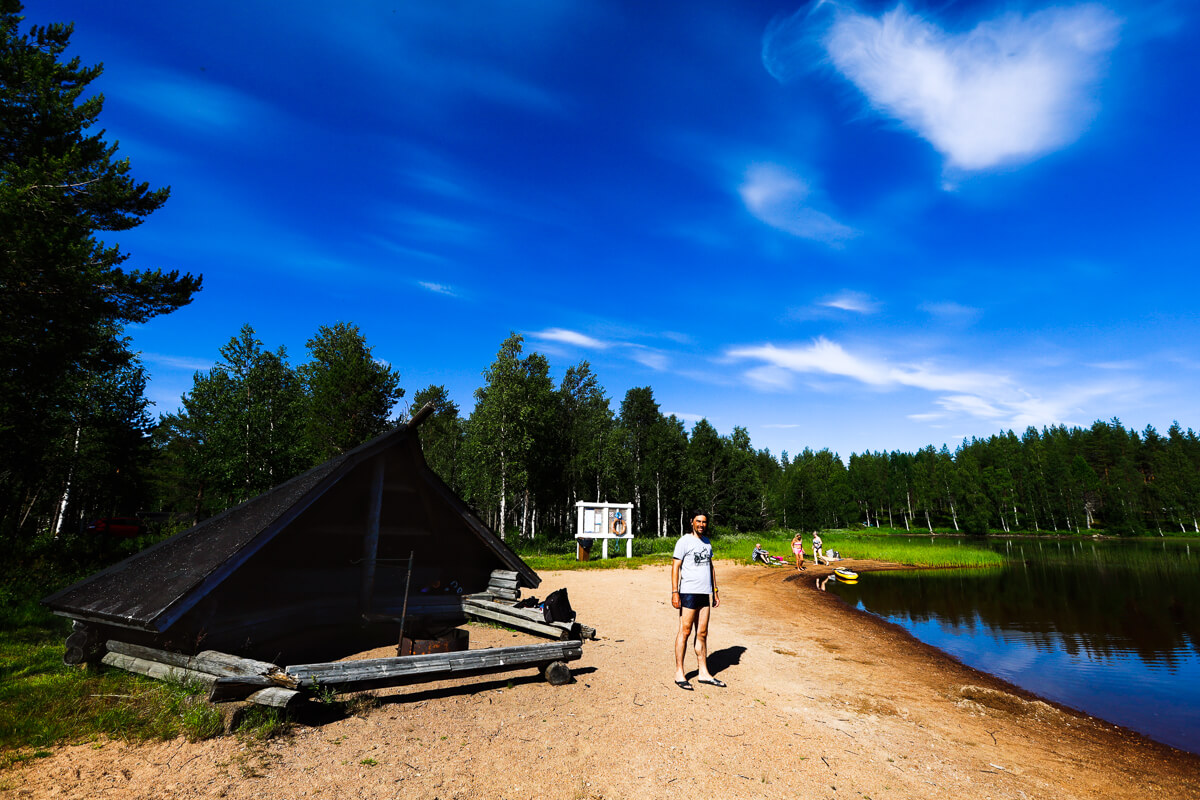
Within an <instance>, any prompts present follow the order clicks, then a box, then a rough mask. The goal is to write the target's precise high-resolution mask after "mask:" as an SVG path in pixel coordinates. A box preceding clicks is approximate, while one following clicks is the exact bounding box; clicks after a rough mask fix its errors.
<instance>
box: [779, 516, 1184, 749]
mask: <svg viewBox="0 0 1200 800" xmlns="http://www.w3.org/2000/svg"><path fill="white" fill-rule="evenodd" d="M1014 538H1019V537H1014ZM1113 538H1115V537H1113ZM843 560H844V561H846V562H847V563H848V564H854V565H855V566H853V567H852V568H853V569H854V570H855V571H857V572H861V573H869V572H890V571H896V570H921V571H926V570H944V569H962V568H961V567H917V566H909V565H904V564H894V563H891V562H884V561H868V560H865V559H858V560H854V559H843ZM812 569H814V567H812V566H810V567H809V570H812ZM818 569H821V570H825V573H824V574H826V575H827V574H829V573H831V572H832V571H833V567H828V566H821V567H818ZM968 569H969V568H968ZM794 577H795V576H794V575H793V576H787V577H785V578H784V580H783V582H784V583H788V582H791V581H792V580H793V579H794ZM804 577H805V578H808V577H809V576H808V575H804ZM812 577H814V578H819V577H822V574H817V575H813V576H812ZM807 588H808V589H809V590H810V591H812V592H814V593H816V594H818V595H827V596H829V597H831V598H832V599H833V600H834V601H835V602H836V603H837V604H838V605H839V606H840V607H841V610H842V611H843V612H844V613H846V614H850V615H854V616H856V617H858V618H859V619H860V621H862V623H863V624H870V625H883V626H887V627H888V628H890V629H892V630H893V632H894V633H895V634H896V635H898V636H904V637H907V638H908V639H910V640H912V645H913V646H914V647H916V648H924V649H927V650H929V651H931V652H932V655H934V656H935V657H940V658H943V659H946V660H948V661H950V662H953V663H954V664H957V665H958V666H959V667H961V668H962V669H964V670H968V671H969V672H972V673H974V674H976V675H977V676H978V677H979V679H980V682H981V683H988V684H992V685H993V688H996V689H999V690H1001V691H1004V692H1007V693H1009V694H1012V695H1015V696H1017V697H1021V698H1024V699H1025V700H1029V701H1034V702H1041V703H1045V704H1047V705H1049V706H1052V707H1053V708H1056V709H1058V710H1059V711H1061V712H1062V713H1064V714H1070V715H1073V716H1077V717H1084V718H1087V719H1089V720H1091V721H1093V722H1094V723H1096V724H1097V725H1100V726H1106V727H1109V728H1112V729H1114V730H1116V731H1119V732H1121V734H1122V736H1124V737H1139V738H1141V739H1144V740H1145V741H1146V743H1147V744H1148V745H1153V746H1157V747H1160V748H1163V749H1164V750H1165V751H1167V752H1169V753H1179V754H1183V755H1185V756H1192V757H1195V758H1197V759H1200V753H1192V752H1190V751H1188V750H1183V749H1181V748H1178V747H1174V746H1172V745H1170V744H1167V743H1166V742H1162V741H1159V740H1158V739H1155V738H1154V737H1152V736H1149V735H1147V734H1144V733H1142V732H1140V731H1136V730H1134V729H1133V728H1129V727H1127V726H1125V725H1121V724H1120V723H1117V722H1113V721H1111V720H1109V719H1106V718H1104V717H1101V716H1098V715H1096V714H1092V713H1090V712H1088V711H1085V710H1083V709H1080V708H1075V707H1074V706H1070V705H1067V704H1065V703H1060V702H1059V701H1057V700H1054V699H1052V698H1049V697H1045V696H1043V695H1040V694H1038V693H1037V692H1035V691H1032V690H1030V689H1026V688H1024V687H1023V686H1019V685H1017V684H1015V683H1012V682H1011V681H1009V680H1007V679H1005V678H1002V677H1000V676H998V675H995V674H993V673H991V672H988V671H987V670H983V669H980V668H979V667H974V666H971V665H970V664H967V663H966V662H964V661H963V660H962V659H960V658H958V657H957V656H955V655H953V654H952V653H948V652H946V651H945V650H942V649H941V648H940V647H937V646H936V645H932V644H929V643H928V642H925V641H922V640H921V639H920V638H918V637H917V636H915V635H914V634H913V633H912V632H910V631H909V630H908V629H906V628H905V627H904V626H903V625H899V624H897V623H894V622H890V621H888V620H886V619H883V618H882V617H880V616H877V615H876V614H873V613H871V612H870V611H866V610H864V609H859V608H855V607H854V606H852V605H850V604H849V603H848V602H846V600H845V599H844V598H843V597H842V596H841V595H839V594H837V593H836V592H827V591H824V590H822V589H818V588H816V587H815V586H810V587H807Z"/></svg>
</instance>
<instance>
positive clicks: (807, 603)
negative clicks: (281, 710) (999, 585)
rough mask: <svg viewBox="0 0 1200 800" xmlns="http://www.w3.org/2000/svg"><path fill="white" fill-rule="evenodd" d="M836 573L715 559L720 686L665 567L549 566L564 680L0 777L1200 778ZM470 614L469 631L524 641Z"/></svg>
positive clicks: (449, 790)
mask: <svg viewBox="0 0 1200 800" xmlns="http://www.w3.org/2000/svg"><path fill="white" fill-rule="evenodd" d="M849 563H850V565H851V566H853V567H855V568H858V569H864V568H869V567H871V566H883V565H870V564H866V563H864V562H849ZM827 572H828V568H816V567H810V568H809V569H808V571H806V572H803V573H796V572H795V571H794V570H792V569H791V568H786V569H782V568H781V569H769V568H766V567H748V566H735V565H733V564H719V565H718V577H719V578H720V584H721V587H722V591H721V594H722V601H723V602H722V605H721V607H720V608H719V609H716V610H714V612H713V626H712V631H711V635H710V640H709V647H710V665H711V666H712V669H713V671H714V672H715V673H716V674H717V675H718V676H719V677H720V678H721V679H723V680H724V681H725V682H726V683H728V688H726V689H720V688H716V687H710V686H703V685H698V684H697V685H696V689H695V691H692V692H685V691H683V690H681V689H679V688H677V687H676V686H675V684H674V683H673V682H672V671H673V656H672V650H671V647H672V641H673V638H674V634H675V629H676V625H677V619H678V617H677V612H676V611H675V610H674V609H672V608H671V606H670V602H669V601H670V593H669V586H668V584H669V576H668V575H667V573H666V571H665V570H664V569H650V568H643V569H638V570H605V571H588V572H582V571H581V572H546V573H543V574H542V577H543V583H542V586H541V587H540V588H539V589H538V590H537V591H536V592H534V594H536V595H537V596H539V597H544V596H545V595H546V594H548V593H549V592H550V591H551V590H553V589H556V588H558V587H560V586H566V587H568V589H569V593H570V597H571V602H572V604H573V606H574V607H575V608H576V610H577V611H578V612H579V618H580V620H581V621H582V622H585V623H587V624H589V625H593V626H595V627H596V628H597V629H598V630H599V634H600V637H601V638H600V640H599V641H593V642H587V643H586V644H585V645H584V656H583V659H582V661H576V662H572V665H571V666H572V667H573V668H574V673H575V679H576V682H575V683H573V684H569V685H566V686H559V687H554V686H550V685H549V684H547V683H545V682H544V681H542V680H541V679H540V678H539V677H536V676H535V675H534V673H533V672H532V670H529V671H526V672H519V673H513V677H512V678H511V679H509V678H507V677H502V678H499V679H494V678H493V679H489V678H481V679H476V680H472V681H467V682H463V683H446V684H426V685H424V686H418V687H411V688H407V689H397V690H387V691H382V692H380V693H379V694H380V695H381V697H382V700H383V702H382V703H381V704H380V705H379V706H378V707H376V708H373V709H370V710H368V711H366V712H364V713H363V714H361V715H359V716H352V717H349V718H345V719H338V720H335V721H330V722H326V723H324V724H317V725H314V726H311V727H301V728H299V729H298V730H297V731H296V732H295V733H294V734H293V735H291V736H290V737H287V738H284V739H279V740H274V741H270V742H267V743H265V744H256V743H249V742H241V741H239V740H238V739H236V738H234V737H223V738H220V739H217V740H210V741H206V742H200V743H196V744H189V743H187V742H185V741H184V740H182V739H177V740H175V741H170V742H162V743H150V744H141V745H128V744H125V743H122V742H104V743H96V744H83V745H75V746H69V747H63V748H59V749H57V750H56V751H55V752H54V754H53V755H52V756H51V757H49V758H44V759H39V760H36V761H33V762H27V763H26V764H24V765H22V766H19V767H16V768H14V769H11V770H8V771H6V772H4V773H0V786H2V787H4V788H3V790H2V791H0V795H3V796H4V797H13V798H27V797H28V798H49V797H55V798H57V797H70V798H104V797H116V798H168V797H171V798H174V797H189V798H190V797H214V798H218V797H228V798H280V799H282V798H301V797H304V798H393V797H404V798H443V799H445V798H513V799H514V800H515V799H516V798H543V797H544V798H581V799H584V800H599V798H633V797H639V798H640V797H651V798H658V797H663V798H667V797H670V798H677V797H679V798H687V797H711V798H751V797H755V798H757V797H767V798H773V797H789V798H792V797H804V798H871V799H872V800H884V798H939V799H940V798H947V797H949V798H972V799H974V798H979V800H983V799H984V798H1143V797H1162V798H1200V757H1196V756H1192V755H1188V754H1185V753H1181V752H1179V751H1176V750H1172V749H1171V748H1168V747H1165V746H1162V745H1159V744H1156V743H1154V742H1150V741H1148V740H1146V739H1143V738H1141V737H1139V736H1138V735H1136V734H1133V733H1131V732H1128V731H1125V730H1122V729H1119V728H1116V727H1114V726H1112V725H1109V724H1107V723H1104V722H1101V721H1099V720H1096V719H1093V718H1091V717H1086V716H1083V715H1080V714H1076V713H1074V712H1069V711H1065V710H1061V709H1058V708H1055V707H1053V706H1051V705H1048V704H1046V703H1044V702H1041V701H1039V700H1037V699H1036V698H1033V697H1032V696H1030V695H1028V694H1025V693H1023V692H1021V691H1019V690H1017V689H1014V688H1013V687H1011V686H1009V685H1007V684H1004V683H1002V682H1000V681H997V680H995V679H993V678H990V677H989V676H987V675H984V674H982V673H979V672H976V671H974V670H972V669H969V668H967V667H964V666H962V665H961V664H959V663H958V662H956V661H954V660H952V659H950V658H948V657H947V656H945V655H944V654H942V653H941V652H940V651H937V650H935V649H933V648H930V647H928V646H926V645H923V644H921V643H920V642H917V641H916V640H914V639H913V638H912V637H910V636H909V635H908V634H907V633H905V632H904V631H902V630H900V629H898V628H896V627H894V626H891V625H889V624H887V623H884V622H881V621H879V620H876V619H874V618H872V617H870V616H869V615H867V614H863V613H861V612H858V611H855V610H853V609H851V608H848V607H847V606H846V605H845V604H843V603H842V602H841V601H839V600H838V599H837V598H836V597H834V596H832V595H830V594H826V593H824V592H821V591H818V590H817V589H816V588H815V586H814V584H815V579H816V578H817V577H819V576H820V575H821V574H822V573H827ZM869 579H870V577H869V576H866V577H865V578H864V580H869ZM469 628H470V631H471V647H472V648H480V647H489V646H502V645H508V644H518V643H523V642H525V641H532V639H531V638H529V637H525V636H524V635H517V634H513V633H511V632H509V631H505V630H501V629H497V628H489V627H484V626H479V625H471V626H469ZM388 654H389V653H387V652H386V651H378V652H373V653H365V654H361V657H373V656H378V655H388ZM689 664H690V668H691V672H692V675H693V677H694V672H695V660H694V658H692V659H690V661H689Z"/></svg>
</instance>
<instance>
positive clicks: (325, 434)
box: [299, 322, 404, 462]
mask: <svg viewBox="0 0 1200 800" xmlns="http://www.w3.org/2000/svg"><path fill="white" fill-rule="evenodd" d="M308 351H309V355H310V361H309V362H308V363H307V364H305V365H304V366H302V367H301V368H300V371H299V372H300V377H301V379H302V380H303V381H304V388H305V392H306V395H307V402H308V413H307V414H306V422H307V434H308V439H309V443H310V446H311V447H312V449H313V452H314V453H315V457H316V461H317V462H321V461H325V460H326V459H328V458H330V457H331V456H334V455H337V454H339V453H345V452H346V451H348V450H353V449H354V448H355V447H358V446H359V445H360V444H362V443H363V442H366V441H369V440H371V439H374V438H375V437H376V436H378V435H379V434H381V433H383V432H384V431H386V430H387V429H388V427H390V423H389V421H388V420H389V417H390V415H391V412H392V408H393V407H394V406H395V405H396V401H398V400H399V399H400V398H401V397H403V396H404V390H403V389H401V388H400V373H399V372H396V371H395V370H393V369H392V368H391V367H389V366H387V365H384V364H381V363H379V362H378V361H376V360H375V359H374V358H373V357H372V355H371V348H370V347H368V346H367V340H366V337H365V336H363V334H362V332H361V331H360V330H359V329H358V326H357V325H352V324H348V323H345V322H339V323H337V324H336V325H334V326H333V327H332V328H330V327H327V326H322V327H321V328H320V330H319V331H317V335H316V336H314V337H313V338H311V339H309V340H308Z"/></svg>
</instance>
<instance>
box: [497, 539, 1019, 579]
mask: <svg viewBox="0 0 1200 800" xmlns="http://www.w3.org/2000/svg"><path fill="white" fill-rule="evenodd" d="M794 535H795V532H794V531H782V530H776V531H768V532H763V533H719V534H718V535H716V536H714V537H713V540H712V541H713V551H714V556H715V557H716V558H718V559H733V560H735V561H742V562H749V561H750V554H751V553H752V552H753V551H754V545H755V544H756V543H760V542H761V543H762V545H763V547H764V548H766V549H767V550H768V551H770V552H771V553H774V554H775V555H778V556H781V557H783V558H787V559H788V560H789V561H790V560H792V536H794ZM821 538H822V539H823V540H824V546H825V549H833V550H837V551H838V552H840V553H841V554H842V557H843V558H862V559H872V560H876V561H891V562H894V563H897V564H906V565H910V566H915V567H992V566H999V565H1001V564H1003V563H1004V562H1005V560H1006V559H1005V557H1004V556H1003V555H1001V554H999V553H996V552H993V551H992V550H989V549H987V548H986V547H983V546H978V545H976V544H975V543H973V542H972V541H971V540H969V539H962V538H937V539H932V538H931V537H926V536H897V535H890V534H887V533H883V534H877V533H874V532H870V533H868V532H866V531H861V530H840V531H822V533H821ZM675 542H676V537H672V536H668V537H665V538H658V537H643V538H641V539H634V541H633V553H634V555H633V558H625V555H624V548H625V545H624V543H619V544H616V543H612V542H610V544H609V557H608V559H607V560H605V559H601V558H600V557H599V556H600V554H599V545H598V544H597V545H595V546H593V548H592V560H590V561H576V560H575V542H574V541H573V540H570V541H567V542H565V543H563V542H532V543H528V544H525V545H520V544H518V545H517V547H518V548H519V549H518V552H520V553H521V557H522V558H524V559H525V561H526V563H528V564H529V565H530V566H531V567H533V568H534V569H535V570H551V569H569V570H576V569H636V568H638V567H644V566H668V565H670V563H671V553H672V551H673V549H674V547H675ZM804 542H805V553H806V557H807V559H808V561H809V563H811V560H812V550H811V548H812V537H811V534H809V533H805V534H804ZM568 548H569V550H568ZM618 548H619V549H618ZM617 552H619V553H620V555H619V556H617V555H614V553H617Z"/></svg>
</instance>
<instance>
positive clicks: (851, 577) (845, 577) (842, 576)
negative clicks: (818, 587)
mask: <svg viewBox="0 0 1200 800" xmlns="http://www.w3.org/2000/svg"><path fill="white" fill-rule="evenodd" d="M833 574H834V575H835V576H836V577H837V579H838V580H839V581H845V582H847V583H849V582H851V581H856V580H858V573H857V572H855V571H854V570H849V569H846V568H845V567H838V568H837V569H835V570H834V571H833Z"/></svg>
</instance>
